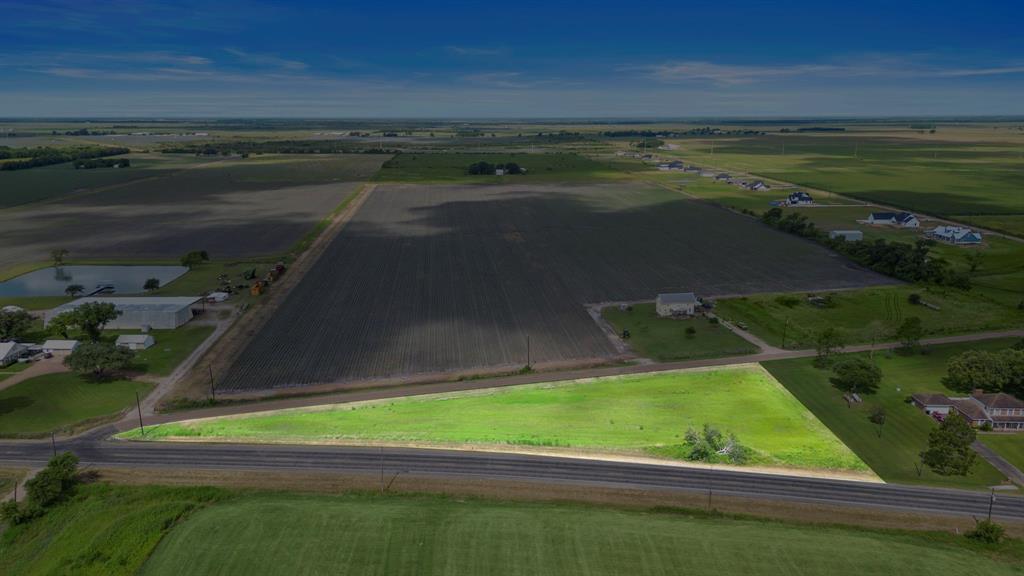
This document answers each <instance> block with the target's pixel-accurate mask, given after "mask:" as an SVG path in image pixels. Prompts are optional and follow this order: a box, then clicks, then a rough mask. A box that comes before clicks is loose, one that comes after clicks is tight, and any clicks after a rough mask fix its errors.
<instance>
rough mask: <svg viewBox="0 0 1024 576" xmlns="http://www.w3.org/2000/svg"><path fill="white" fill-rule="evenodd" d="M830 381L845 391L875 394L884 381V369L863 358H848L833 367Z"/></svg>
mask: <svg viewBox="0 0 1024 576" xmlns="http://www.w3.org/2000/svg"><path fill="white" fill-rule="evenodd" d="M832 372H833V374H834V375H833V376H832V377H831V378H829V382H831V383H832V385H833V386H835V387H836V388H838V389H840V390H842V391H843V392H850V393H855V394H874V393H875V392H877V391H878V385H879V384H880V383H881V382H882V369H881V368H879V367H878V366H876V365H874V364H873V363H871V362H869V361H867V360H865V359H863V358H847V359H845V360H842V361H840V362H837V363H836V365H835V366H834V367H833V368H832Z"/></svg>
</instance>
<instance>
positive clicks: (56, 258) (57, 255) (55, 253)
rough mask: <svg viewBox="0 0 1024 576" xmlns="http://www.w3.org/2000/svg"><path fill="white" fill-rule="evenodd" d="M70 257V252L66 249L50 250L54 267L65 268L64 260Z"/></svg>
mask: <svg viewBox="0 0 1024 576" xmlns="http://www.w3.org/2000/svg"><path fill="white" fill-rule="evenodd" d="M67 255H68V251H67V250H66V249H65V248H54V249H53V250H50V259H51V260H53V265H54V266H63V265H64V258H65V257H66V256H67Z"/></svg>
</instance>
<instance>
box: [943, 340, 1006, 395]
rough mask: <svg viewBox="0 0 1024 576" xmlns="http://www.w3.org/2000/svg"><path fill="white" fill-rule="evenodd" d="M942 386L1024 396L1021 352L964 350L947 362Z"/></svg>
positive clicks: (966, 390)
mask: <svg viewBox="0 0 1024 576" xmlns="http://www.w3.org/2000/svg"><path fill="white" fill-rule="evenodd" d="M942 383H943V384H945V385H946V386H947V387H949V388H952V389H953V390H958V391H960V392H970V391H971V390H974V389H976V388H980V389H982V390H984V391H986V392H1006V393H1007V394H1014V395H1016V396H1018V397H1024V350H1014V349H1012V348H1011V349H1007V350H999V351H995V352H989V351H986V350H968V351H966V352H963V353H961V354H957V355H956V356H954V357H953V358H951V359H950V360H949V365H948V367H947V372H946V376H945V377H944V378H943V379H942Z"/></svg>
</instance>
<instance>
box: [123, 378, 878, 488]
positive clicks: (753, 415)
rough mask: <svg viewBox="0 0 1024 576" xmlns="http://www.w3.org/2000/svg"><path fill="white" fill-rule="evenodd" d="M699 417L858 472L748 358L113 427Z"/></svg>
mask: <svg viewBox="0 0 1024 576" xmlns="http://www.w3.org/2000/svg"><path fill="white" fill-rule="evenodd" d="M704 424H711V425H714V426H717V427H719V428H720V429H721V430H723V431H725V432H732V433H735V434H736V436H737V437H738V438H739V440H740V442H742V443H743V444H744V445H745V446H748V447H750V448H751V450H752V456H751V459H750V462H749V463H750V464H755V465H762V466H779V467H786V468H792V469H815V470H830V471H843V472H853V473H857V474H863V473H866V471H867V468H866V466H865V465H864V463H863V462H861V461H860V460H859V459H858V458H857V457H856V456H854V455H853V453H852V452H850V450H849V449H848V448H846V446H844V445H843V444H842V443H841V442H839V440H837V439H836V438H835V436H833V435H832V434H831V433H830V432H829V431H828V430H827V429H825V427H824V426H822V424H821V422H819V421H818V420H817V419H815V418H814V417H813V416H811V414H810V413H808V411H807V410H806V409H805V408H804V407H803V406H801V405H800V403H799V402H798V401H797V400H796V399H795V398H794V397H793V396H792V395H790V394H789V393H788V392H786V390H785V389H784V388H783V387H782V386H781V385H780V384H779V383H778V382H777V381H776V380H775V379H774V378H772V377H771V376H770V375H769V374H768V373H767V372H765V371H764V370H762V369H761V368H760V367H758V366H756V365H740V366H735V367H730V368H721V369H714V370H710V369H698V370H690V371H685V370H684V371H676V372H663V373H657V374H645V375H636V376H623V377H612V378H599V379H595V380H582V381H575V382H574V381H569V382H553V383H545V384H530V385H524V386H514V387H508V388H497V389H490V390H481V391H474V392H461V393H451V394H433V395H427V396H417V397H410V398H403V399H395V400H388V401H379V402H367V403H360V404H353V405H338V406H325V407H322V408H318V409H312V410H283V411H278V412H267V413H262V414H260V413H257V414H251V415H247V416H240V417H231V418H223V419H211V420H197V421H192V422H181V423H170V424H163V425H159V426H156V427H150V428H148V429H147V430H146V435H145V436H144V437H142V436H140V435H139V433H138V431H137V430H133V431H129V432H126V433H124V434H123V437H126V438H135V439H147V440H156V439H168V438H170V439H174V438H191V439H197V438H202V439H206V440H209V441H220V440H231V441H246V442H268V441H269V442H280V441H292V442H331V441H339V440H341V441H345V440H348V441H368V440H369V441H373V440H379V441H385V442H401V443H403V444H404V443H408V442H420V443H433V444H443V445H464V444H471V445H492V446H499V447H500V446H508V445H511V446H544V447H550V448H551V449H555V450H570V451H590V452H597V453H625V454H637V455H641V456H650V455H654V456H658V457H663V458H671V459H681V458H685V456H686V454H687V453H688V448H687V447H686V446H685V444H684V442H683V435H684V434H685V432H686V430H687V428H688V427H691V426H692V427H693V428H695V429H698V430H699V429H701V427H702V426H703V425H704Z"/></svg>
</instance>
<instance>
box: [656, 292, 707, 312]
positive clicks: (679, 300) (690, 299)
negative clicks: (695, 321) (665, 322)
mask: <svg viewBox="0 0 1024 576" xmlns="http://www.w3.org/2000/svg"><path fill="white" fill-rule="evenodd" d="M698 304H699V301H698V300H697V297H696V296H695V295H694V294H693V292H678V293H672V294H658V298H657V299H656V300H655V301H654V309H655V311H656V312H657V313H658V316H662V317H666V316H693V314H694V312H696V310H697V305H698Z"/></svg>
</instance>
